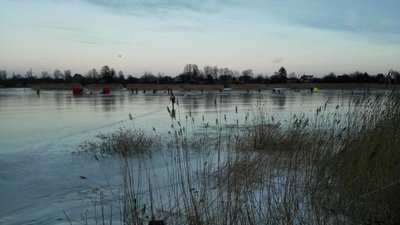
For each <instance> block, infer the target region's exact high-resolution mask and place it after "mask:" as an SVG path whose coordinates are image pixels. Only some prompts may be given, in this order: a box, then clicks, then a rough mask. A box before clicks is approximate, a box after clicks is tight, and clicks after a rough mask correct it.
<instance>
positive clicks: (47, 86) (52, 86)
mask: <svg viewBox="0 0 400 225" xmlns="http://www.w3.org/2000/svg"><path fill="white" fill-rule="evenodd" d="M25 87H26V88H32V89H42V90H72V88H74V87H80V88H83V89H87V90H91V91H97V90H102V88H103V87H108V88H110V89H111V90H112V91H117V90H122V89H123V88H126V89H128V90H135V89H137V90H138V91H139V90H146V91H153V90H158V91H163V90H168V89H171V90H198V91H201V90H204V91H219V90H223V89H224V85H222V84H141V83H129V84H127V85H126V86H125V87H124V85H123V84H119V83H109V84H88V85H85V86H82V85H81V84H79V83H60V84H56V83H37V84H27V85H26V86H25ZM225 87H227V88H231V90H272V89H273V88H283V89H293V90H296V89H300V90H302V89H311V88H313V87H317V88H318V89H320V90H324V89H366V88H367V89H369V88H371V89H393V88H398V87H399V86H398V85H387V84H378V83H285V84H283V83H282V84H229V85H226V86H225ZM0 88H1V89H7V88H23V86H15V87H5V86H0Z"/></svg>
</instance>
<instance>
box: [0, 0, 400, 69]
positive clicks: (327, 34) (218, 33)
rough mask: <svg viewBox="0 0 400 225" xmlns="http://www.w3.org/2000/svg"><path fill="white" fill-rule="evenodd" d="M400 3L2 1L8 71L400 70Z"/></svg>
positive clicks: (0, 48) (2, 49)
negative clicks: (190, 67)
mask: <svg viewBox="0 0 400 225" xmlns="http://www.w3.org/2000/svg"><path fill="white" fill-rule="evenodd" d="M399 11H400V1H398V0H379V1H376V0H351V1H349V0H335V1H328V0H281V1H278V0H263V1H262V0H252V1H248V0H170V1H168V0H0V70H7V72H8V74H12V73H13V72H15V73H20V74H22V75H23V74H25V72H26V71H27V70H29V69H30V68H32V70H33V73H34V74H37V75H39V74H40V73H41V72H42V71H47V72H49V73H52V72H53V71H54V70H55V69H60V70H61V71H64V70H67V69H70V70H71V71H72V72H73V73H81V74H85V73H86V72H87V71H89V70H91V69H92V68H96V69H97V70H100V68H101V67H102V66H103V65H108V66H110V67H113V68H115V70H117V71H119V70H122V71H123V72H124V74H125V75H128V74H130V75H134V76H141V75H142V74H143V73H144V72H145V71H147V72H152V73H154V74H157V73H159V72H161V73H164V74H165V75H171V76H175V75H178V74H179V73H181V72H182V71H183V68H184V66H185V65H186V64H189V63H190V64H197V65H198V66H199V67H200V68H203V67H204V66H206V65H212V66H218V67H223V68H225V67H228V68H230V69H232V70H237V71H243V70H246V69H252V70H253V72H254V73H256V74H258V73H262V74H268V75H271V74H273V73H274V71H277V70H279V68H280V67H281V66H284V67H285V68H286V70H287V71H288V73H292V72H294V73H296V74H299V75H301V74H313V75H316V76H323V75H325V74H328V73H330V72H334V73H336V74H342V73H351V72H355V71H361V72H368V73H370V74H376V73H386V72H388V71H389V70H390V69H394V70H400V60H399V59H400V13H399Z"/></svg>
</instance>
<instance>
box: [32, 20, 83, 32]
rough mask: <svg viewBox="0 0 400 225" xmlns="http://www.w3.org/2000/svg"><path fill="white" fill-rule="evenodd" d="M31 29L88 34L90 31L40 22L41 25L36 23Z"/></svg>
mask: <svg viewBox="0 0 400 225" xmlns="http://www.w3.org/2000/svg"><path fill="white" fill-rule="evenodd" d="M31 27H37V28H44V29H51V30H59V31H68V32H78V33H81V32H88V30H89V29H86V28H85V29H84V28H78V27H76V26H74V27H72V26H68V25H65V24H61V23H57V24H56V23H48V22H40V23H34V24H31Z"/></svg>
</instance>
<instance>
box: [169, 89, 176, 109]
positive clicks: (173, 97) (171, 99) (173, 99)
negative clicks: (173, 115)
mask: <svg viewBox="0 0 400 225" xmlns="http://www.w3.org/2000/svg"><path fill="white" fill-rule="evenodd" d="M169 100H170V101H171V102H172V110H174V106H175V95H174V93H172V91H171V96H170V97H169Z"/></svg>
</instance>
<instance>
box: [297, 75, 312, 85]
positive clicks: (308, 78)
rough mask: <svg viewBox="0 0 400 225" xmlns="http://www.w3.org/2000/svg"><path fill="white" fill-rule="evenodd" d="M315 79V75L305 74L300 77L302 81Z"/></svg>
mask: <svg viewBox="0 0 400 225" xmlns="http://www.w3.org/2000/svg"><path fill="white" fill-rule="evenodd" d="M313 79H314V76H313V75H303V76H301V77H300V82H301V83H310V82H311V81H312V80H313Z"/></svg>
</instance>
